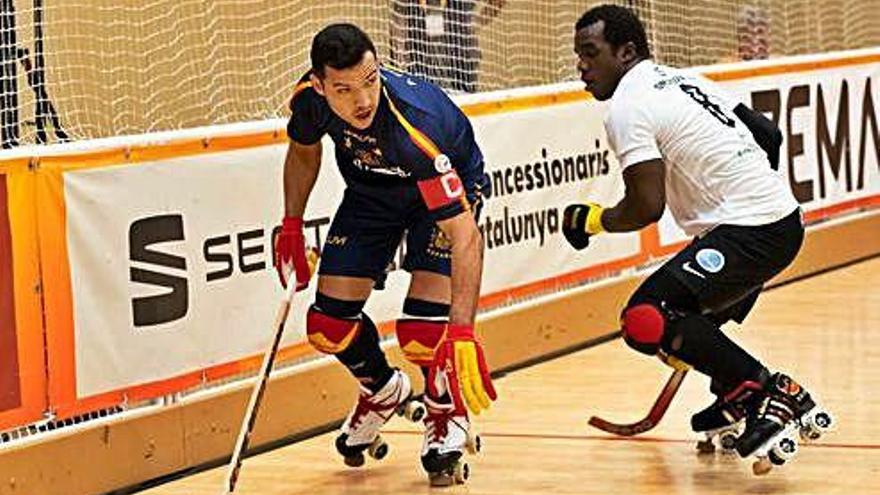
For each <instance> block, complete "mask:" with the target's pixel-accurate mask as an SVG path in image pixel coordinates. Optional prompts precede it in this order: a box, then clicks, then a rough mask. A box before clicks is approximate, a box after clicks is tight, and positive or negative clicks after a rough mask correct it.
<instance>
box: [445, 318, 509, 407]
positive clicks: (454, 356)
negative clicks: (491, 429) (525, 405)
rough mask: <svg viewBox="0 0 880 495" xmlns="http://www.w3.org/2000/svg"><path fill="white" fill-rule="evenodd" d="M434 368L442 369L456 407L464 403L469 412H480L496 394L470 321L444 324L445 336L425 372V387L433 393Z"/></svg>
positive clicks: (496, 396)
mask: <svg viewBox="0 0 880 495" xmlns="http://www.w3.org/2000/svg"><path fill="white" fill-rule="evenodd" d="M437 371H443V372H444V373H445V375H446V383H447V385H448V388H449V395H450V396H451V397H452V400H453V401H454V403H455V407H456V409H464V403H466V404H467V407H468V409H470V410H471V412H473V413H474V414H480V412H481V411H482V410H484V409H488V408H489V405H490V404H491V402H490V401H493V400H495V399H497V398H498V394H496V393H495V387H494V386H493V385H492V378H491V377H490V376H489V367H488V366H486V358H485V356H483V346H481V345H480V342H479V341H477V339H476V337H475V336H474V327H473V326H472V325H451V324H450V325H449V326H448V327H447V329H446V339H445V340H444V341H443V342H441V343H440V346H439V347H437V350H436V351H435V352H434V362H433V364H432V365H431V370H430V372H429V373H428V387H430V388H431V393H432V394H433V395H434V396H438V395H440V394H439V393H438V390H437V381H436V378H437ZM462 399H463V401H462Z"/></svg>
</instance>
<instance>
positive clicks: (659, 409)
mask: <svg viewBox="0 0 880 495" xmlns="http://www.w3.org/2000/svg"><path fill="white" fill-rule="evenodd" d="M687 372H688V368H681V369H676V370H675V371H674V372H673V373H672V375H671V376H670V377H669V380H667V381H666V385H664V386H663V390H661V391H660V395H659V396H658V397H657V400H656V401H654V405H653V406H651V410H650V411H648V415H647V416H645V418H644V419H642V420H641V421H637V422H635V423H631V424H618V423H612V422H610V421H607V420H604V419H602V418H600V417H598V416H593V417H591V418H590V421H589V423H590V426H594V427H596V428H598V429H600V430H602V431H605V432H608V433H612V434H614V435H620V436H623V437H631V436H633V435H638V434H640V433H644V432H646V431H649V430H651V429H653V428H654V427H655V426H657V424H658V423H659V422H660V420H661V419H663V415H664V414H666V410H667V409H669V404H671V403H672V399H673V397H675V393H676V392H678V389H679V387H681V382H682V381H684V377H685V376H686V375H687Z"/></svg>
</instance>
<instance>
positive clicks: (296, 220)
mask: <svg viewBox="0 0 880 495" xmlns="http://www.w3.org/2000/svg"><path fill="white" fill-rule="evenodd" d="M281 228H282V229H284V230H302V229H303V219H302V217H284V220H282V221H281Z"/></svg>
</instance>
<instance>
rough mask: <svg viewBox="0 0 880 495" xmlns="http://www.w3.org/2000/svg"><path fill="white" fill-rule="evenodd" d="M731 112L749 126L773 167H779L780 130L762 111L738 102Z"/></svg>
mask: <svg viewBox="0 0 880 495" xmlns="http://www.w3.org/2000/svg"><path fill="white" fill-rule="evenodd" d="M733 113H734V114H735V115H736V116H737V117H739V120H741V121H742V122H743V124H745V125H746V127H748V128H749V132H751V133H752V136H753V137H754V138H755V142H757V143H758V146H760V147H761V148H762V149H763V150H764V152H765V153H767V158H768V159H769V160H770V166H771V167H773V169H774V170H775V169H777V168H779V148H780V147H781V146H782V131H780V130H779V127H777V126H776V124H774V123H773V121H771V120H770V119H768V118H767V117H765V116H764V115H763V114H762V113H760V112H756V111H755V110H752V109H751V108H749V107H747V106H745V105H743V104H742V103H740V104H738V105H737V106H736V107H734V108H733Z"/></svg>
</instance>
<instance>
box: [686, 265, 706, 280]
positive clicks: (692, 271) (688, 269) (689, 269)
mask: <svg viewBox="0 0 880 495" xmlns="http://www.w3.org/2000/svg"><path fill="white" fill-rule="evenodd" d="M681 269H682V270H684V271H686V272H688V273H690V274H693V275H696V276H698V277H700V278H706V276H705V275H703V274H702V273H700V272H699V271H698V270H697V269H696V268H694V267H693V266H691V262H690V261H685V262H684V263H682V265H681Z"/></svg>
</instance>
